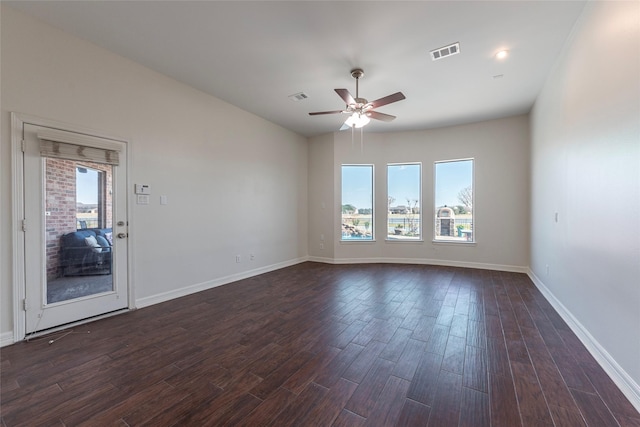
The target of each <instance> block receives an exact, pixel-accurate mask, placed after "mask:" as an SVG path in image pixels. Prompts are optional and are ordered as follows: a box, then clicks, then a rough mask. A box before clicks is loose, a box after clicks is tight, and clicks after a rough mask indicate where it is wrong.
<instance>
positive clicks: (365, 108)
mask: <svg viewBox="0 0 640 427" xmlns="http://www.w3.org/2000/svg"><path fill="white" fill-rule="evenodd" d="M362 76H364V71H362V69H360V68H356V69H354V70H351V77H353V78H354V79H356V97H355V98H354V97H353V96H351V94H350V93H349V91H348V90H347V89H335V91H336V93H337V94H338V96H340V98H342V99H343V101H344V102H345V103H346V104H347V106H346V108H345V109H343V110H334V111H318V112H315V113H309V115H310V116H317V115H321V114H338V113H343V114H349V115H350V116H349V118H348V119H347V120H346V121H345V122H344V125H342V127H341V128H340V130H344V129H349V128H352V129H353V128H361V127H363V126H364V125H366V124H367V123H369V121H370V119H376V120H381V121H383V122H390V121H392V120H393V119H395V118H396V116H392V115H391V114H385V113H380V112H378V111H374V110H375V109H376V108H378V107H382V106H383V105H387V104H391V103H392V102H397V101H402V100H403V99H405V96H404V94H403V93H402V92H396V93H394V94H391V95H387V96H385V97H383V98H380V99H376V100H375V101H371V102H369V101H367V100H366V99H364V98H360V94H359V93H358V80H359V79H360V78H361V77H362Z"/></svg>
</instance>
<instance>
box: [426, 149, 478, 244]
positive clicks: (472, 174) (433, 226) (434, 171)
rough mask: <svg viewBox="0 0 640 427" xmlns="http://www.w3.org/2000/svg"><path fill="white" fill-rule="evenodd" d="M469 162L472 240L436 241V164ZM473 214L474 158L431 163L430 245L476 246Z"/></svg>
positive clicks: (474, 193)
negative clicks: (431, 215)
mask: <svg viewBox="0 0 640 427" xmlns="http://www.w3.org/2000/svg"><path fill="white" fill-rule="evenodd" d="M469 160H470V161H471V162H472V164H471V197H472V200H473V205H472V207H471V218H472V221H473V234H472V235H471V236H472V238H473V240H469V241H467V240H442V239H436V213H435V210H436V204H437V203H436V195H437V192H436V185H437V174H436V165H437V164H438V163H453V162H464V161H469ZM475 212H476V159H475V157H462V158H457V159H450V160H436V161H434V162H433V210H432V213H433V218H432V221H431V226H432V228H433V238H432V240H431V242H432V243H435V244H439V245H441V244H453V245H468V246H476V245H477V244H478V239H477V234H478V233H477V229H476V222H475V216H476V215H475Z"/></svg>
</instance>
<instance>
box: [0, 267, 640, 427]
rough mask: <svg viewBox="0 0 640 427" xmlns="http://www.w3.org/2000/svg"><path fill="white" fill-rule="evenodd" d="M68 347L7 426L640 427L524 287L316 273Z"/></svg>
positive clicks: (37, 376)
mask: <svg viewBox="0 0 640 427" xmlns="http://www.w3.org/2000/svg"><path fill="white" fill-rule="evenodd" d="M61 335H62V334H61V333H58V334H54V335H53V336H52V337H53V338H55V337H56V336H58V337H59V336H61ZM52 337H46V338H42V339H39V340H36V341H32V342H28V343H26V342H23V343H18V344H16V345H13V346H9V347H5V348H3V349H2V350H1V359H2V365H1V375H2V381H1V386H2V389H1V397H0V398H1V404H2V406H1V414H2V423H3V425H4V426H18V425H25V426H40V425H51V426H53V425H60V426H62V425H64V426H75V425H86V426H107V425H119V426H127V425H128V426H134V425H136V426H137V425H150V426H172V425H176V426H204V425H212V426H222V425H233V426H267V425H271V426H278V427H286V426H348V427H356V426H437V427H442V426H445V427H446V426H473V427H478V426H508V427H513V426H520V425H524V426H554V425H555V426H563V427H564V426H584V425H588V426H597V427H601V426H640V414H638V412H637V411H636V410H635V409H634V408H633V406H632V405H631V404H630V403H629V401H628V400H627V399H626V398H625V397H624V396H623V394H622V393H621V392H620V391H619V389H617V388H616V386H615V385H614V383H613V382H612V381H611V380H610V379H609V377H608V376H607V375H606V374H605V373H604V371H603V370H602V369H601V368H600V367H599V366H598V364H597V363H596V361H595V360H594V359H593V358H592V357H591V356H590V354H589V353H588V352H587V351H586V349H585V348H584V347H583V345H582V344H581V343H580V341H579V340H578V339H577V338H576V336H575V335H574V334H573V333H572V332H571V331H570V329H569V328H568V327H567V325H566V324H565V323H564V321H563V320H562V319H561V318H560V316H559V315H558V314H557V313H556V312H555V311H554V310H553V308H552V307H551V305H550V304H549V303H548V302H547V301H546V300H545V299H544V297H543V296H542V295H541V294H540V293H539V292H538V291H537V289H536V288H535V286H534V285H533V284H532V283H531V281H530V280H529V279H528V277H527V276H526V275H524V274H516V273H505V272H496V271H486V270H473V269H462V268H449V267H435V266H422V265H386V264H385V265H382V264H373V265H347V266H344V265H343V266H340V265H324V264H316V263H304V264H300V265H297V266H294V267H290V268H285V269H282V270H278V271H275V272H272V273H268V274H264V275H261V276H258V277H254V278H251V279H247V280H242V281H239V282H236V283H234V284H230V285H226V286H222V287H218V288H215V289H211V290H209V291H205V292H201V293H198V294H194V295H191V296H187V297H184V298H181V299H177V300H173V301H170V302H167V303H163V304H158V305H155V306H152V307H148V308H145V309H141V310H137V311H133V312H130V313H127V314H124V315H120V316H116V317H112V318H109V319H104V320H100V321H97V322H94V323H91V324H88V325H84V326H83V327H75V328H74V329H73V333H72V334H70V335H67V336H64V337H62V338H61V339H59V340H58V341H56V342H54V343H53V344H49V343H48V342H49V340H50V339H52Z"/></svg>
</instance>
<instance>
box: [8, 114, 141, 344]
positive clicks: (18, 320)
mask: <svg viewBox="0 0 640 427" xmlns="http://www.w3.org/2000/svg"><path fill="white" fill-rule="evenodd" d="M25 124H31V125H35V126H42V127H49V128H54V129H58V130H62V131H67V132H74V133H80V134H85V135H90V136H96V137H100V138H105V139H112V140H115V141H119V142H122V143H124V145H125V147H126V148H125V150H126V153H127V159H130V158H131V157H130V155H129V154H130V151H131V147H130V142H129V140H128V139H126V138H122V137H118V136H114V135H111V134H107V133H104V132H101V131H96V130H94V129H89V128H87V127H83V126H78V125H73V124H69V123H63V122H59V121H56V120H50V119H44V118H41V117H36V116H32V115H28V114H22V113H16V112H11V157H12V163H11V177H12V181H13V185H12V194H11V204H12V206H13V212H12V227H11V228H12V234H13V235H12V247H13V252H12V258H13V259H12V270H13V271H12V278H13V342H18V341H22V340H24V339H25V338H26V322H27V319H26V314H27V312H26V310H24V304H25V302H24V301H25V298H26V286H27V284H26V278H25V268H26V263H25V234H24V231H23V219H24V218H25V209H24V204H25V194H24V191H25V185H24V160H23V151H22V141H23V129H24V125H25ZM125 172H126V175H127V177H126V188H127V189H129V188H130V184H129V182H130V179H131V178H130V176H131V161H128V162H127V166H126V169H125ZM129 199H130V195H129V192H128V191H127V195H126V212H127V218H128V221H129V227H128V230H129V233H131V228H132V227H131V221H130V219H131V218H132V216H131V214H132V212H131V209H132V204H131V200H129ZM27 228H28V225H27ZM125 240H126V245H127V274H126V277H127V289H128V291H127V307H128V309H129V310H132V309H134V308H135V300H134V296H135V292H134V288H133V280H132V279H133V277H132V276H133V275H132V269H131V267H130V266H131V263H132V251H131V244H130V239H125ZM110 315H112V314H109V313H107V314H104V315H99V316H96V317H91V318H89V319H84V320H79V321H77V322H73V323H72V324H82V323H87V322H90V321H93V320H95V319H96V318H100V317H108V316H110ZM68 326H69V325H65V326H64V328H66V327H68ZM54 330H56V328H55V327H54V328H51V329H49V330H47V333H49V332H51V331H54ZM33 335H38V333H37V332H36V333H35V334H33Z"/></svg>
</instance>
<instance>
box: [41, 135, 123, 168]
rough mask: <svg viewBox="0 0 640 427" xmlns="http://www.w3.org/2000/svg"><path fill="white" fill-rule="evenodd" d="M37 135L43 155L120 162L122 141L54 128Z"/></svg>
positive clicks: (105, 162)
mask: <svg viewBox="0 0 640 427" xmlns="http://www.w3.org/2000/svg"><path fill="white" fill-rule="evenodd" d="M37 135H38V139H40V155H41V156H42V157H53V158H57V159H67V160H79V161H89V162H95V163H104V164H108V165H113V166H118V165H119V164H120V156H119V153H120V151H121V150H122V149H123V143H122V142H120V141H115V140H110V139H105V138H99V137H95V136H89V135H82V134H78V133H71V132H64V131H58V130H54V129H42V130H40V131H38V133H37Z"/></svg>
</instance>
